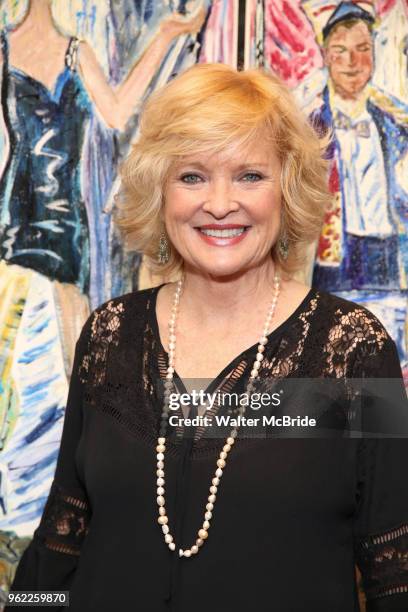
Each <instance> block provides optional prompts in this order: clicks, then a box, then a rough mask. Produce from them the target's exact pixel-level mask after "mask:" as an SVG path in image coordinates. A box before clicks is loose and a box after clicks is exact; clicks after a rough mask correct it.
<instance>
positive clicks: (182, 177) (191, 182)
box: [180, 174, 201, 185]
mask: <svg viewBox="0 0 408 612" xmlns="http://www.w3.org/2000/svg"><path fill="white" fill-rule="evenodd" d="M189 178H193V179H195V178H198V179H200V180H201V177H199V176H198V174H183V176H181V177H180V180H181V181H182V182H183V183H189V184H190V185H195V184H196V182H197V181H195V180H193V181H188V180H185V179H189Z"/></svg>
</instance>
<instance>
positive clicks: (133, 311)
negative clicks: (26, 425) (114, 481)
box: [79, 287, 389, 455]
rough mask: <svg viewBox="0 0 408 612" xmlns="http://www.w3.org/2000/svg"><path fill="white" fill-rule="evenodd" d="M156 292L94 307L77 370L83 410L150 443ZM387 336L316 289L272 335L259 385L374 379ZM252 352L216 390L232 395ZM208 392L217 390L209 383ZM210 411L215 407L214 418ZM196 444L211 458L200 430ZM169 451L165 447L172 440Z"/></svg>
mask: <svg viewBox="0 0 408 612" xmlns="http://www.w3.org/2000/svg"><path fill="white" fill-rule="evenodd" d="M157 290H158V288H157V287H154V288H151V289H145V290H142V291H138V292H132V293H129V294H126V295H125V296H120V297H118V298H113V299H111V300H110V301H108V302H106V303H105V304H102V305H101V306H100V307H99V308H97V309H96V310H95V311H94V312H93V314H92V315H91V318H90V320H89V323H88V329H89V331H88V336H89V338H88V341H87V346H85V348H84V351H83V354H82V356H81V359H82V361H81V364H80V366H79V377H80V380H81V381H82V382H83V383H85V382H86V383H87V384H86V385H85V393H84V399H85V403H86V404H87V405H88V407H89V408H90V409H96V410H98V411H100V412H102V413H105V414H106V415H107V416H110V417H112V418H113V419H115V421H116V422H117V423H118V424H119V425H121V426H122V427H123V429H126V430H127V432H128V433H129V434H130V435H137V436H139V437H143V438H144V439H145V440H147V441H149V443H150V442H152V443H154V442H155V440H156V437H157V434H158V430H159V424H160V415H161V410H162V403H161V398H160V392H159V388H158V382H159V381H160V380H161V379H163V378H164V377H165V375H166V368H167V360H168V356H167V353H166V352H165V351H163V350H162V348H161V343H160V339H159V338H158V337H157V333H156V331H155V329H154V319H153V318H152V317H153V315H154V312H153V310H152V308H153V307H154V304H155V298H156V296H157ZM388 338H389V337H388V334H387V332H386V330H385V328H384V327H383V326H382V324H381V323H380V321H379V320H378V319H377V318H376V317H375V315H374V314H373V313H371V312H370V311H369V310H367V309H365V308H364V306H360V305H355V304H354V303H353V302H350V301H348V300H344V299H343V298H340V297H338V296H335V295H332V294H329V293H327V292H325V291H317V290H315V291H314V293H312V294H311V297H310V298H309V299H308V300H307V301H306V302H305V304H304V306H303V307H302V309H301V310H300V311H299V313H298V314H297V316H296V317H292V318H291V320H290V324H289V325H284V326H283V327H282V330H281V332H280V333H278V334H276V335H273V332H272V336H271V341H270V342H268V344H267V345H266V347H265V352H264V359H263V360H262V362H261V368H260V372H259V376H260V381H262V384H265V385H267V383H266V381H268V380H270V379H271V378H272V379H273V384H274V381H275V380H276V379H278V380H279V379H281V378H286V377H289V378H290V377H293V376H295V377H297V378H300V377H307V378H318V377H332V378H337V379H345V378H347V377H351V378H353V377H355V376H357V377H358V376H359V375H360V373H359V370H363V371H364V372H365V373H368V375H374V376H375V375H377V376H378V375H379V368H380V367H381V363H380V361H381V360H379V359H378V358H377V357H375V356H376V355H377V354H378V353H379V352H380V351H381V349H382V347H383V345H384V343H386V342H387V339H388ZM255 352H256V346H255V345H254V347H252V349H249V350H248V351H246V352H244V353H243V354H242V355H241V356H240V357H239V358H237V359H236V360H234V362H231V367H230V371H229V374H228V375H224V378H223V380H224V381H226V382H224V383H223V387H221V388H225V389H228V391H231V390H232V389H233V387H234V386H235V385H238V384H239V383H240V382H243V378H244V377H245V376H246V373H247V370H248V368H249V367H250V366H251V364H252V361H253V358H254V357H255ZM373 356H374V357H375V358H373V359H370V357H373ZM356 363H357V365H358V367H357V368H355V365H356ZM227 371H228V370H227V369H225V372H227ZM376 373H377V374H376ZM219 382H222V381H219ZM268 384H269V383H268ZM212 388H213V390H218V389H217V388H216V385H214V386H213V387H212ZM261 390H262V389H260V391H261ZM216 410H217V404H215V405H214V413H215V412H216ZM331 416H332V415H327V417H330V418H331ZM338 416H340V417H341V418H342V419H343V415H341V414H340V415H338ZM336 418H337V417H336ZM336 426H337V425H336ZM180 427H182V426H180ZM176 437H177V436H176ZM195 440H196V444H194V447H193V450H192V454H193V455H194V454H195V453H196V452H198V453H201V452H204V450H205V449H208V450H209V451H210V452H211V451H212V450H213V449H215V448H217V449H218V447H219V445H220V443H221V441H220V440H214V439H211V438H210V437H206V436H205V435H204V431H203V430H202V429H201V428H200V429H197V430H196V432H195ZM178 442H179V440H176V443H175V444H174V446H175V449H174V450H175V452H177V451H178V448H177V447H178ZM168 448H169V450H171V449H172V444H171V440H169V445H168Z"/></svg>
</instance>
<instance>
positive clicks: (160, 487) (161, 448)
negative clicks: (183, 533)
mask: <svg viewBox="0 0 408 612" xmlns="http://www.w3.org/2000/svg"><path fill="white" fill-rule="evenodd" d="M183 282H184V277H182V278H181V279H180V280H179V281H178V282H177V287H176V291H175V293H174V301H173V307H172V311H171V318H170V321H169V324H168V325H169V366H168V368H167V374H166V381H165V383H164V388H165V391H164V407H163V412H162V414H161V419H162V420H161V425H160V433H159V437H158V439H157V446H156V452H157V454H156V457H157V471H156V475H157V505H158V507H159V517H158V519H157V520H158V523H159V524H160V525H161V528H162V531H163V534H164V541H165V543H166V544H167V545H168V547H169V549H170V550H172V551H174V550H175V548H176V544H175V542H174V541H173V536H172V535H171V533H170V529H169V526H168V522H169V519H168V516H167V515H166V509H165V499H164V483H165V481H164V452H165V450H166V446H165V442H166V437H165V436H166V427H167V419H168V418H169V415H168V412H169V395H170V389H171V387H172V386H173V374H174V363H175V353H176V336H175V328H176V320H177V314H178V306H179V302H180V294H181V290H182V286H183ZM279 292H280V278H279V276H278V275H277V274H275V276H274V296H273V299H272V303H271V306H270V308H269V311H268V315H267V317H266V321H265V326H264V329H263V333H262V336H261V338H260V340H259V344H258V352H257V354H256V359H255V361H254V365H253V368H252V370H251V375H250V378H249V382H248V384H247V387H246V390H245V393H246V394H248V392H251V391H252V390H253V381H254V379H255V378H256V377H257V376H258V370H259V368H260V366H261V361H262V359H263V352H264V350H265V344H266V343H267V342H268V338H267V333H268V329H269V326H270V322H271V319H272V317H273V314H274V312H275V307H276V302H277V300H278V295H279ZM245 409H246V405H245V396H244V398H243V399H242V403H241V405H240V408H239V414H240V415H243V414H244V413H245ZM237 434H238V430H237V428H236V427H234V428H233V429H232V430H231V432H230V435H229V436H228V438H227V439H226V443H225V444H224V446H223V449H222V451H221V452H220V455H219V459H218V460H217V469H216V470H215V476H214V478H213V479H212V484H211V486H210V495H209V496H208V503H207V505H206V512H205V514H204V521H203V524H202V527H201V529H199V530H198V533H197V535H198V538H197V539H196V542H195V544H193V546H191V548H188V549H186V550H183V549H182V548H180V549H179V556H180V557H183V556H184V557H191V555H194V554H196V553H198V551H199V549H200V547H201V546H202V545H203V544H204V541H205V540H206V539H207V538H208V530H209V528H210V519H211V518H212V511H213V509H214V504H215V499H216V494H217V491H218V485H219V483H220V478H221V476H222V474H223V469H224V468H225V465H226V459H227V455H228V453H229V452H230V450H231V448H232V446H233V444H234V442H235V438H236V437H237Z"/></svg>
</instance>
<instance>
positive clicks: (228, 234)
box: [200, 228, 245, 238]
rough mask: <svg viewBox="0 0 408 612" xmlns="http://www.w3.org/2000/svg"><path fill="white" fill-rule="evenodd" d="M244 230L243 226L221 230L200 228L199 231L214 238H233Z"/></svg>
mask: <svg viewBox="0 0 408 612" xmlns="http://www.w3.org/2000/svg"><path fill="white" fill-rule="evenodd" d="M244 231H245V228H242V229H223V230H215V229H200V232H202V233H203V234H205V235H206V236H214V237H215V238H233V237H234V236H240V235H241V234H242V233H243V232H244Z"/></svg>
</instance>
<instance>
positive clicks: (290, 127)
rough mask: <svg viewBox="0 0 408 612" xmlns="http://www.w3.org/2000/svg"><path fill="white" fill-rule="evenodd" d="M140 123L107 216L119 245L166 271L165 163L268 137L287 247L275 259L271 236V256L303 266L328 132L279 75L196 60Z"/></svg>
mask: <svg viewBox="0 0 408 612" xmlns="http://www.w3.org/2000/svg"><path fill="white" fill-rule="evenodd" d="M139 130H140V132H139V135H138V139H137V141H136V142H135V144H133V145H132V148H131V151H130V153H129V155H128V156H127V158H126V159H125V161H124V162H122V164H121V166H120V177H121V187H120V190H119V193H118V194H117V196H116V202H115V203H116V206H115V209H114V218H115V222H116V224H117V226H118V227H119V229H120V231H121V233H122V236H123V239H124V243H125V246H126V247H127V248H128V249H132V250H136V251H138V252H140V253H143V255H144V256H145V261H146V265H147V266H148V268H150V270H151V272H153V273H159V274H161V275H163V276H167V275H169V276H171V275H173V274H174V275H176V274H177V273H178V272H179V271H181V270H182V268H183V260H182V257H181V255H180V254H179V253H178V252H177V251H176V249H175V248H174V247H173V245H171V244H170V259H169V261H168V263H167V264H159V263H157V252H158V245H159V239H160V234H161V232H162V231H163V228H164V225H163V210H162V208H163V204H164V198H163V191H164V186H165V184H166V179H167V176H168V173H169V170H170V168H171V166H172V164H173V163H174V162H175V161H176V160H177V158H179V157H181V156H186V155H190V154H197V153H199V152H219V151H222V150H225V149H227V148H230V147H234V146H238V147H239V146H241V145H245V144H247V143H250V142H253V139H257V138H262V139H265V138H268V139H269V138H270V142H271V147H274V148H275V150H276V151H277V153H278V155H279V158H280V161H281V165H282V172H281V190H282V224H281V232H280V236H279V237H281V236H282V235H283V232H284V233H285V235H286V237H287V240H288V245H289V253H288V257H287V259H286V260H285V259H283V258H282V256H281V253H280V251H279V249H278V242H279V239H278V241H276V243H275V244H274V246H273V247H272V249H271V256H272V257H273V259H274V261H275V263H276V264H278V265H280V267H281V270H282V272H283V273H286V274H289V275H291V274H293V273H294V272H296V271H297V270H300V269H301V268H302V267H303V266H304V264H305V253H306V249H307V247H308V246H309V245H310V244H311V242H313V241H314V240H316V239H317V238H318V236H319V235H320V231H321V226H322V223H323V218H324V212H325V209H326V206H327V205H328V203H329V202H330V200H331V197H332V196H331V194H330V193H329V190H328V182H327V164H328V162H327V160H325V159H324V151H325V150H326V147H327V145H328V136H327V135H325V136H324V137H322V138H320V139H319V137H318V136H317V134H316V132H315V131H314V129H313V127H312V126H311V125H310V124H309V123H308V121H307V119H306V118H305V117H304V115H303V114H302V113H301V111H300V110H299V109H298V107H297V105H296V103H295V101H294V98H293V96H292V94H291V92H290V91H289V89H288V88H287V86H286V85H284V84H283V83H282V81H280V79H278V77H276V76H275V75H273V74H271V73H269V72H267V71H266V70H265V69H263V68H256V69H250V70H244V71H237V70H235V69H234V68H231V67H230V66H228V65H226V64H221V63H208V64H205V63H202V64H195V65H193V66H191V67H190V68H188V69H187V70H185V71H184V72H183V73H181V74H179V75H178V76H177V77H176V78H174V79H172V80H171V81H169V82H168V83H166V85H164V86H163V87H161V88H160V89H158V90H156V91H155V92H154V93H152V94H151V95H150V97H149V98H148V99H147V102H146V103H145V105H144V108H143V111H142V115H141V118H140V123H139Z"/></svg>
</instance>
